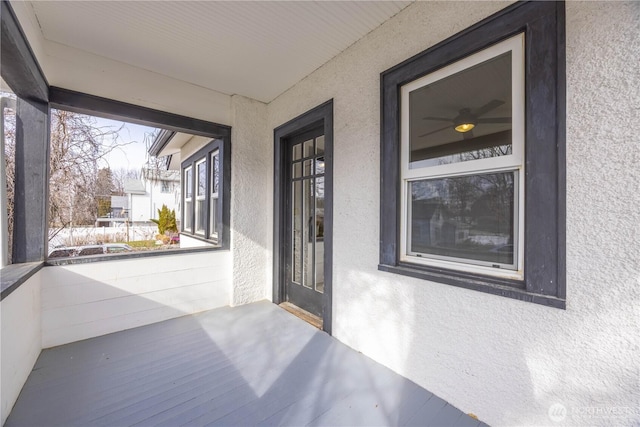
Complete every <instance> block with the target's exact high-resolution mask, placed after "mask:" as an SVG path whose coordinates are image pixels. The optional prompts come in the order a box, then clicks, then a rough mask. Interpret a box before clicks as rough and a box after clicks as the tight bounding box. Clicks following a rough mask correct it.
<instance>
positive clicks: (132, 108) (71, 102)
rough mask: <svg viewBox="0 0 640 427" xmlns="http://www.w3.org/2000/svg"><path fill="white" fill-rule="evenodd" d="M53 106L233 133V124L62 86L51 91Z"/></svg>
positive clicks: (206, 132) (203, 132) (211, 133)
mask: <svg viewBox="0 0 640 427" xmlns="http://www.w3.org/2000/svg"><path fill="white" fill-rule="evenodd" d="M49 96H50V101H51V106H52V107H53V108H59V109H62V110H68V111H72V112H74V113H80V114H89V115H93V116H97V117H103V118H105V119H112V120H122V121H126V122H130V123H135V124H139V125H144V126H152V127H157V128H161V129H167V130H170V131H174V132H185V133H190V134H193V135H199V136H206V137H211V138H225V137H228V136H230V135H231V127H229V126H226V125H221V124H218V123H213V122H208V121H206V120H200V119H194V118H191V117H186V116H181V115H178V114H173V113H167V112H164V111H160V110H154V109H152V108H147V107H141V106H139V105H134V104H128V103H126V102H121V101H114V100H113V99H108V98H102V97H99V96H95V95H88V94H86V93H80V92H75V91H72V90H68V89H63V88H59V87H53V86H52V87H51V88H50V90H49Z"/></svg>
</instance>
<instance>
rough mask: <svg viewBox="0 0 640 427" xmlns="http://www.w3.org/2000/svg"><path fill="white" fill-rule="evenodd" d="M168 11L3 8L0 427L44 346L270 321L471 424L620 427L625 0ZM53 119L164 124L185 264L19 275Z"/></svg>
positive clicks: (633, 403) (631, 315) (636, 82)
mask: <svg viewBox="0 0 640 427" xmlns="http://www.w3.org/2000/svg"><path fill="white" fill-rule="evenodd" d="M178 3H179V2H150V3H145V2H135V3H134V2H119V3H108V5H107V3H106V2H82V3H77V4H76V3H74V2H56V1H53V2H34V1H24V2H17V1H12V2H11V3H10V4H9V3H7V2H5V1H3V2H2V15H1V16H0V17H1V19H2V25H3V27H2V30H3V32H2V35H3V38H2V49H3V62H2V78H3V79H4V81H6V83H7V84H8V85H9V86H10V87H11V89H12V90H13V91H14V92H16V94H18V96H19V99H18V117H19V118H22V119H23V122H24V123H25V124H28V125H25V126H24V130H23V132H22V133H17V136H18V138H19V139H20V138H22V139H21V140H19V141H18V144H19V145H20V144H22V145H23V146H25V147H28V149H26V150H25V152H24V153H22V154H23V156H22V157H19V160H20V161H21V162H22V163H21V164H19V165H18V166H17V167H16V171H17V174H18V177H17V183H16V186H17V190H16V194H24V197H23V198H18V200H17V202H16V207H15V209H16V218H19V220H18V222H17V223H16V227H17V228H16V232H15V233H14V240H13V241H14V252H13V253H14V262H15V263H20V264H19V265H16V266H10V267H11V268H10V269H9V270H4V271H3V289H2V316H3V317H2V364H1V365H2V398H1V399H2V402H1V403H2V421H4V420H5V419H6V418H7V416H8V414H9V411H10V410H11V407H12V405H13V404H14V402H15V401H16V399H17V397H18V395H19V393H20V391H21V389H22V386H23V384H24V383H25V380H26V378H27V376H28V375H29V373H30V372H31V369H32V368H33V366H34V363H35V361H36V359H37V358H38V355H39V354H40V350H41V349H43V348H49V347H54V346H58V345H62V344H66V343H69V342H73V341H78V340H84V339H87V338H91V337H96V336H99V335H104V334H108V333H111V332H115V331H120V330H125V329H129V328H133V327H137V326H140V325H142V324H150V323H154V322H160V321H163V320H166V319H169V318H172V317H178V316H183V315H186V314H192V313H198V312H200V311H204V310H209V309H212V308H215V307H221V306H236V305H241V304H247V303H250V302H254V301H258V300H263V299H268V300H270V301H272V302H274V303H277V304H279V303H282V302H289V303H292V304H294V305H297V306H299V307H302V308H304V309H305V310H306V311H308V312H311V313H313V314H315V315H317V317H318V318H319V319H320V321H321V322H322V328H323V330H324V331H325V332H326V333H328V334H330V335H332V336H333V337H335V339H337V340H340V341H342V342H343V343H345V344H347V345H348V346H350V347H352V348H353V349H355V350H357V351H359V352H362V353H363V354H365V355H367V356H368V357H370V358H371V359H373V360H375V361H377V362H379V363H381V364H383V365H385V366H387V367H389V368H390V369H391V370H393V371H395V372H397V373H400V374H402V375H403V376H405V377H407V378H409V379H410V380H412V381H414V382H415V383H417V384H419V385H421V386H424V387H426V388H428V389H429V390H431V391H433V392H434V393H435V394H436V395H438V396H440V397H442V398H443V399H444V400H446V401H447V402H450V403H451V404H452V405H455V406H456V407H458V408H460V409H461V410H462V411H464V412H465V413H474V414H476V415H477V416H478V417H479V418H480V419H481V420H482V421H484V422H486V423H487V424H489V425H556V424H558V425H573V426H582V425H602V426H605V425H638V424H640V413H639V412H638V405H639V403H638V402H640V388H639V387H638V378H639V373H640V364H639V362H638V361H639V360H640V323H639V322H638V316H639V312H638V307H640V292H639V287H638V266H639V265H640V245H638V232H637V231H638V224H639V223H640V192H638V182H640V168H639V167H638V159H640V144H638V136H637V122H638V99H640V68H639V67H638V58H639V57H640V32H639V31H638V28H639V17H640V3H638V2H573V1H572V2H566V4H565V3H554V2H517V3H513V2H475V1H469V2H420V1H416V2H292V3H287V2H284V3H281V2H194V3H192V4H190V6H189V7H182V6H176V5H177V4H178ZM12 11H13V12H12ZM122 16H127V17H128V19H129V21H128V22H134V23H135V24H136V25H129V24H123V21H122ZM239 17H241V18H242V19H240V18H239ZM14 21H15V22H14ZM18 24H19V25H20V26H21V28H22V30H20V29H19V28H20V27H19V26H18ZM152 29H154V30H157V29H161V30H162V31H153V33H151V32H150V31H151V30H152ZM5 50H8V52H7V56H6V57H7V58H11V61H4V58H5ZM97 71H99V73H97ZM229 94H232V95H229ZM50 107H55V108H68V109H72V110H74V111H82V112H87V113H91V114H99V115H102V116H105V117H110V118H114V117H120V118H122V119H129V120H132V121H135V122H136V123H142V124H148V125H154V126H156V127H161V128H163V129H167V131H165V132H163V133H162V134H161V135H160V136H159V137H158V138H157V139H156V141H155V142H154V144H153V145H152V147H151V149H150V151H151V154H152V155H157V156H171V157H170V160H169V165H170V168H171V170H175V171H179V172H178V173H179V177H180V178H179V181H180V186H181V188H182V191H181V193H180V194H181V196H180V197H181V200H180V201H179V202H176V204H175V205H174V206H176V207H178V206H180V207H181V209H180V214H179V217H181V218H182V224H181V225H180V229H181V233H182V236H181V243H182V242H185V245H184V246H187V245H191V244H196V243H193V242H194V241H195V242H198V243H197V244H202V245H208V246H209V248H201V249H197V250H195V249H193V250H177V251H175V252H171V251H167V252H165V253H163V254H161V255H158V253H157V252H156V254H154V255H152V256H139V257H136V258H135V259H122V258H121V257H120V256H117V257H112V258H111V259H108V260H107V259H105V258H104V257H97V258H95V259H91V260H84V263H80V262H77V263H76V262H75V261H73V260H72V261H68V263H69V265H60V263H57V262H56V261H53V260H49V262H48V263H47V265H46V266H44V267H42V264H43V261H44V259H45V257H46V228H45V225H46V215H47V214H46V212H47V210H46V207H47V203H46V200H47V192H46V188H47V164H48V161H49V159H48V157H47V153H48V150H47V144H48V141H47V135H48V129H47V125H46V124H47V123H48V111H49V108H50ZM25 171H27V172H28V173H25ZM145 182H146V181H145ZM154 182H155V181H154ZM172 182H176V183H177V182H178V178H176V180H175V181H172ZM136 185H137V184H136ZM147 185H149V186H151V183H150V182H149V183H141V184H140V185H137V188H138V189H137V190H135V191H132V192H131V193H129V194H130V195H131V197H132V200H133V197H142V199H141V200H144V203H143V204H144V206H145V207H144V209H146V210H145V211H144V212H143V211H141V213H139V214H137V213H133V211H134V210H135V209H137V208H136V206H135V204H134V203H133V202H131V203H130V204H129V209H130V210H131V211H132V218H133V220H134V221H136V218H139V219H140V220H145V218H144V217H145V216H147V217H151V215H152V214H153V213H152V209H154V208H157V207H159V205H158V204H157V203H156V202H154V203H156V206H153V204H152V203H151V202H150V199H151V195H150V194H151V193H150V191H151V190H150V188H151V187H147ZM154 185H156V184H154ZM157 185H158V187H159V188H160V189H161V188H162V185H161V184H159V183H158V184H157ZM18 190H19V191H18ZM414 190H415V194H419V197H415V198H414V197H412V194H414ZM418 190H419V191H418ZM160 193H161V192H159V193H154V194H156V195H158V196H161V194H160ZM144 197H148V199H144ZM167 197H169V196H168V195H167ZM156 200H159V199H156ZM176 212H177V213H178V209H176ZM27 214H28V215H27ZM412 215H413V216H412ZM3 238H5V239H6V236H3ZM413 239H415V240H416V242H417V244H415V245H413V244H412V240H413ZM29 263H32V264H29ZM6 271H9V272H10V273H11V274H13V276H11V275H8V274H7V273H6ZM14 276H15V277H16V278H15V279H13V280H11V281H9V280H8V279H5V277H14ZM5 280H7V283H8V284H7V285H5V284H4V282H5ZM84 285H86V286H84ZM80 289H81V290H80ZM17 325H18V326H19V328H18V327H16V326H17ZM283 333H286V331H283ZM237 340H238V341H242V338H241V337H238V338H237ZM205 341H207V342H208V343H209V344H210V345H212V347H213V348H215V342H210V341H208V338H207V339H205ZM275 345H277V343H274V346H275ZM314 348H315V347H313V342H309V343H308V344H307V346H306V347H305V349H303V350H304V351H313V349H314ZM271 350H272V349H264V352H263V351H260V352H259V353H258V352H257V353H256V354H255V355H250V356H251V357H256V358H261V360H262V359H264V360H265V361H264V366H265V368H264V369H265V370H266V371H269V363H268V362H269V351H271ZM303 350H300V351H301V353H299V354H298V353H291V360H292V364H293V363H294V362H296V363H297V362H300V359H299V356H300V355H304V351H303ZM105 351H106V350H105ZM273 351H278V352H280V351H283V352H284V351H293V350H291V349H287V348H279V347H278V348H275V347H274V349H273ZM100 354H102V353H100ZM326 357H327V358H335V357H336V355H334V354H328V355H327V356H326ZM101 360H102V359H101ZM296 366H298V367H299V366H300V365H299V364H298V365H296ZM7 367H10V368H7ZM315 368H317V369H322V366H318V367H315ZM267 377H268V379H265V384H263V383H260V384H252V387H249V388H251V389H252V392H253V393H255V394H256V395H257V397H256V399H257V400H258V401H260V404H261V405H262V407H263V408H266V407H268V406H271V403H273V402H272V401H271V400H269V399H270V396H269V394H268V393H264V390H266V389H268V387H269V386H270V385H271V384H266V383H267V382H269V381H270V380H271V379H272V378H273V377H272V376H267ZM274 383H275V384H277V385H278V386H280V384H279V383H278V382H277V378H276V379H275V380H274ZM305 386H306V385H305ZM308 386H309V387H322V386H323V385H322V384H318V383H311V384H308ZM362 387H363V388H367V387H368V383H367V384H365V383H363V384H362ZM369 391H370V392H371V394H372V396H375V395H376V394H375V393H376V392H377V390H374V389H373V388H372V389H370V390H369ZM327 392H328V393H329V392H331V391H330V390H329V391H327ZM406 397H407V396H404V395H398V396H397V398H398V399H399V400H402V401H404V399H405V398H406ZM438 401H439V400H438V399H436V398H434V400H433V401H432V403H433V402H436V403H437V402H438ZM315 403H316V402H313V403H309V406H314V404H315ZM375 410H377V409H374V407H373V405H372V407H371V411H375ZM343 412H345V413H346V412H348V409H347V405H346V404H345V406H344V407H343ZM390 423H392V422H390Z"/></svg>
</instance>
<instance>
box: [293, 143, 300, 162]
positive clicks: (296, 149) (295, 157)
mask: <svg viewBox="0 0 640 427" xmlns="http://www.w3.org/2000/svg"><path fill="white" fill-rule="evenodd" d="M301 158H302V144H296V145H294V146H293V160H300V159H301Z"/></svg>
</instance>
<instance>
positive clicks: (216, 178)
mask: <svg viewBox="0 0 640 427" xmlns="http://www.w3.org/2000/svg"><path fill="white" fill-rule="evenodd" d="M210 185H211V195H210V197H209V204H210V206H209V238H210V239H213V240H217V239H218V199H219V187H220V151H219V150H216V151H214V152H213V153H212V154H211V184H210Z"/></svg>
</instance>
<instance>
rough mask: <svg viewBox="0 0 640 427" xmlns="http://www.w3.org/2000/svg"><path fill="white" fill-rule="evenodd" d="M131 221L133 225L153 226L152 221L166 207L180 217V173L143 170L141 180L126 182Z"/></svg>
mask: <svg viewBox="0 0 640 427" xmlns="http://www.w3.org/2000/svg"><path fill="white" fill-rule="evenodd" d="M124 192H125V193H126V194H127V199H128V205H129V206H130V208H129V217H128V219H129V221H131V223H132V224H133V225H145V224H146V225H148V224H152V221H151V219H152V218H153V219H157V218H158V209H161V208H162V205H166V206H167V208H169V209H170V210H175V212H176V217H178V216H179V215H180V173H179V172H177V171H170V170H158V171H153V170H150V169H147V168H143V169H142V178H141V179H129V180H127V181H126V182H125V185H124Z"/></svg>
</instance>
